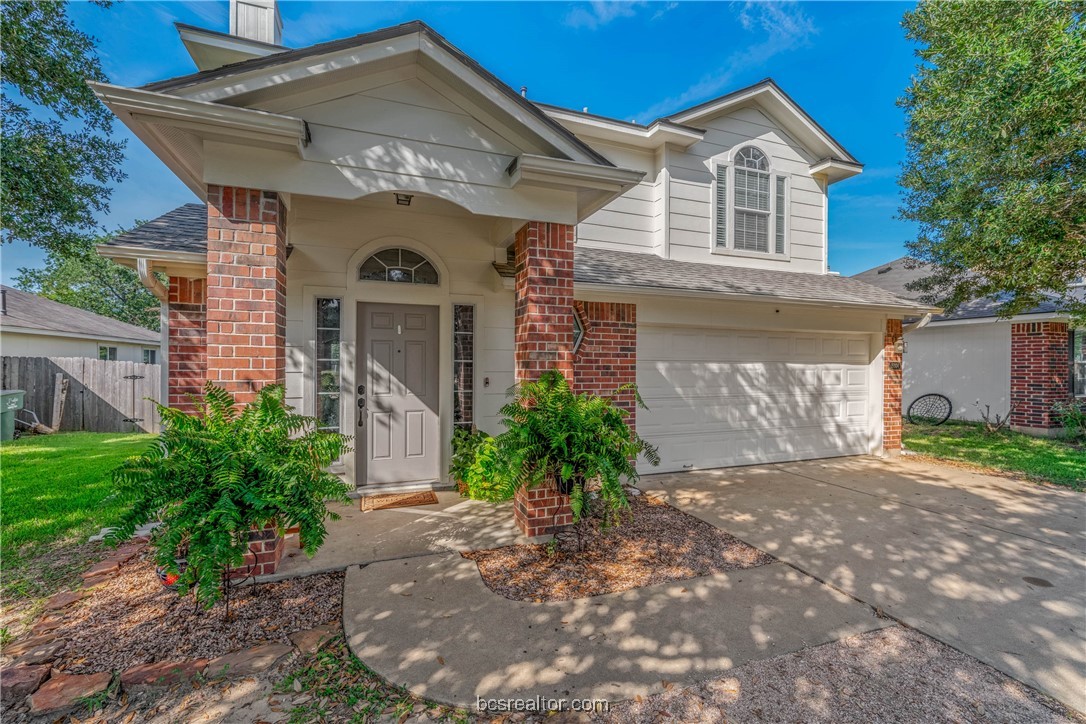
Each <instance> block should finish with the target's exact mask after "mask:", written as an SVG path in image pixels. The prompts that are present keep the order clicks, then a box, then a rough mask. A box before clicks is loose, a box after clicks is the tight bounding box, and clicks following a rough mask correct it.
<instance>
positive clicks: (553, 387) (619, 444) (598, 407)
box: [470, 370, 660, 523]
mask: <svg viewBox="0 0 1086 724" xmlns="http://www.w3.org/2000/svg"><path fill="white" fill-rule="evenodd" d="M628 390H632V391H633V393H634V398H635V400H636V401H637V404H638V406H639V407H642V408H644V404H643V403H642V401H641V397H640V395H638V394H637V388H636V387H635V386H633V385H625V386H623V387H620V388H619V389H618V390H616V391H615V394H616V395H618V394H620V393H622V392H625V391H628ZM501 414H502V416H503V418H504V420H503V422H504V425H505V431H504V432H503V433H501V434H500V435H498V436H497V437H496V438H493V445H492V446H491V447H485V446H480V451H481V452H480V453H479V454H478V455H477V457H476V460H477V464H479V465H481V466H486V470H485V472H487V474H488V477H487V479H486V480H485V481H480V482H479V483H477V485H476V488H475V489H472V490H471V491H470V492H471V495H472V497H480V498H482V499H484V500H490V501H500V500H508V499H510V498H512V497H513V495H514V494H515V493H516V491H517V490H518V489H519V488H521V487H529V488H530V487H534V486H537V485H541V484H543V483H544V482H550V483H553V484H561V483H562V482H567V483H572V488H571V490H570V506H571V507H572V509H573V518H574V520H575V521H578V520H580V518H581V515H582V514H583V513H585V512H586V497H585V496H586V493H588V492H590V493H592V494H595V495H598V496H599V498H600V501H601V502H602V504H603V505H602V508H603V511H604V522H605V523H607V522H609V521H610V520H612V519H613V518H614V517H615V516H616V515H617V514H618V513H620V512H621V511H623V510H625V509H627V508H628V507H629V502H628V501H627V499H626V492H625V489H624V488H623V480H624V479H625V480H637V479H638V477H639V476H638V472H637V468H636V467H635V465H634V463H635V461H636V459H637V458H638V457H639V456H640V457H643V458H644V459H645V460H646V461H647V462H648V463H649V464H651V465H658V464H659V463H660V457H659V455H658V453H657V451H656V448H655V447H653V446H652V445H650V444H649V443H647V442H646V441H645V440H643V439H642V438H641V437H639V436H638V435H637V433H636V432H635V431H634V430H632V429H631V428H630V426H629V425H628V424H627V423H626V418H627V417H629V414H630V413H629V412H627V411H626V410H624V409H623V408H621V407H619V406H618V405H616V404H615V403H614V401H613V400H612V399H611V398H609V397H600V396H597V395H589V394H576V393H574V392H573V390H572V389H571V388H570V386H569V381H568V380H566V378H565V376H564V375H562V373H561V372H559V371H558V370H549V371H547V372H545V373H543V375H541V376H540V378H539V379H538V380H536V381H532V382H524V383H521V384H520V385H519V386H518V387H516V388H515V389H514V391H513V399H512V400H511V401H510V402H508V403H507V404H506V405H505V406H504V407H502V408H501ZM480 457H482V459H480Z"/></svg>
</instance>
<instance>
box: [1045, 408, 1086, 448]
mask: <svg viewBox="0 0 1086 724" xmlns="http://www.w3.org/2000/svg"><path fill="white" fill-rule="evenodd" d="M1052 412H1053V413H1054V414H1055V416H1056V419H1057V420H1059V421H1060V422H1061V423H1062V424H1063V430H1064V432H1065V433H1066V435H1067V437H1068V438H1070V439H1071V440H1086V401H1083V400H1076V399H1074V398H1072V399H1069V400H1066V401H1064V402H1057V403H1056V404H1055V405H1053V406H1052Z"/></svg>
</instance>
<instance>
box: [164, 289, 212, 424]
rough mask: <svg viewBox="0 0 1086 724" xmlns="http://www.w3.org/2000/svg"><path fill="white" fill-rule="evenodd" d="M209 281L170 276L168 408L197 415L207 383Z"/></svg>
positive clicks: (167, 353)
mask: <svg viewBox="0 0 1086 724" xmlns="http://www.w3.org/2000/svg"><path fill="white" fill-rule="evenodd" d="M206 291H207V280H205V279H184V278H182V277H170V301H169V304H168V306H167V309H166V391H167V400H166V406H167V407H172V408H175V409H178V410H184V411H186V412H194V411H195V410H196V408H197V405H196V404H195V403H194V402H193V401H192V398H191V397H190V395H195V396H197V397H200V396H201V395H203V392H204V382H205V380H207V296H206Z"/></svg>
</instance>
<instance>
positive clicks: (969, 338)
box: [902, 322, 1011, 420]
mask: <svg viewBox="0 0 1086 724" xmlns="http://www.w3.org/2000/svg"><path fill="white" fill-rule="evenodd" d="M905 342H906V350H905V360H904V382H903V385H904V389H903V393H902V394H903V405H904V409H905V410H906V411H908V409H909V405H910V404H912V402H913V400H915V399H916V398H917V397H919V396H920V395H926V394H928V393H932V392H937V393H939V394H941V395H945V396H947V397H948V398H950V403H951V405H952V406H953V408H954V412H953V415H954V417H956V418H959V419H962V420H979V419H980V414H979V412H978V411H977V407H976V402H977V400H980V404H981V405H991V409H992V414H993V415H994V414H996V413H998V414H1000V415H1006V414H1007V409H1008V406H1009V405H1010V399H1009V398H1010V390H1011V324H1010V322H981V323H977V324H950V325H939V324H938V323H936V324H934V325H929V326H927V327H924V328H923V329H918V330H917V331H915V332H909V333H908V334H906V335H905Z"/></svg>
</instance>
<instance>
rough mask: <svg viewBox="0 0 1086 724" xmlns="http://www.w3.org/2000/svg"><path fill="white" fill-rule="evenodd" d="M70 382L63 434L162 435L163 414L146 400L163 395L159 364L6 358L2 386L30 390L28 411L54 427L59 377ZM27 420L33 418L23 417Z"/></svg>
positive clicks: (27, 396)
mask: <svg viewBox="0 0 1086 724" xmlns="http://www.w3.org/2000/svg"><path fill="white" fill-rule="evenodd" d="M58 373H61V374H63V375H64V376H65V377H66V378H67V379H68V393H67V396H66V398H65V400H64V411H63V416H62V417H61V425H60V432H78V431H86V432H138V431H141V430H142V431H144V432H158V429H159V427H158V426H159V419H158V411H157V410H156V409H155V406H154V404H152V403H151V402H150V401H149V400H147V399H146V398H148V397H149V398H151V399H154V400H157V399H159V398H160V397H161V396H162V387H161V386H160V381H161V368H160V367H159V365H157V364H154V365H152V364H143V363H142V362H118V361H108V360H97V359H90V358H89V357H4V358H3V370H2V379H0V383H2V384H0V386H2V387H3V389H5V390H25V391H26V402H25V404H24V407H25V408H26V409H27V410H33V411H34V413H35V414H36V415H37V416H38V419H39V420H40V421H41V422H42V424H44V425H49V426H52V425H53V405H54V402H55V396H56V390H57V374H58ZM16 416H17V417H18V418H19V419H21V420H29V415H26V414H17V415H16Z"/></svg>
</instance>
